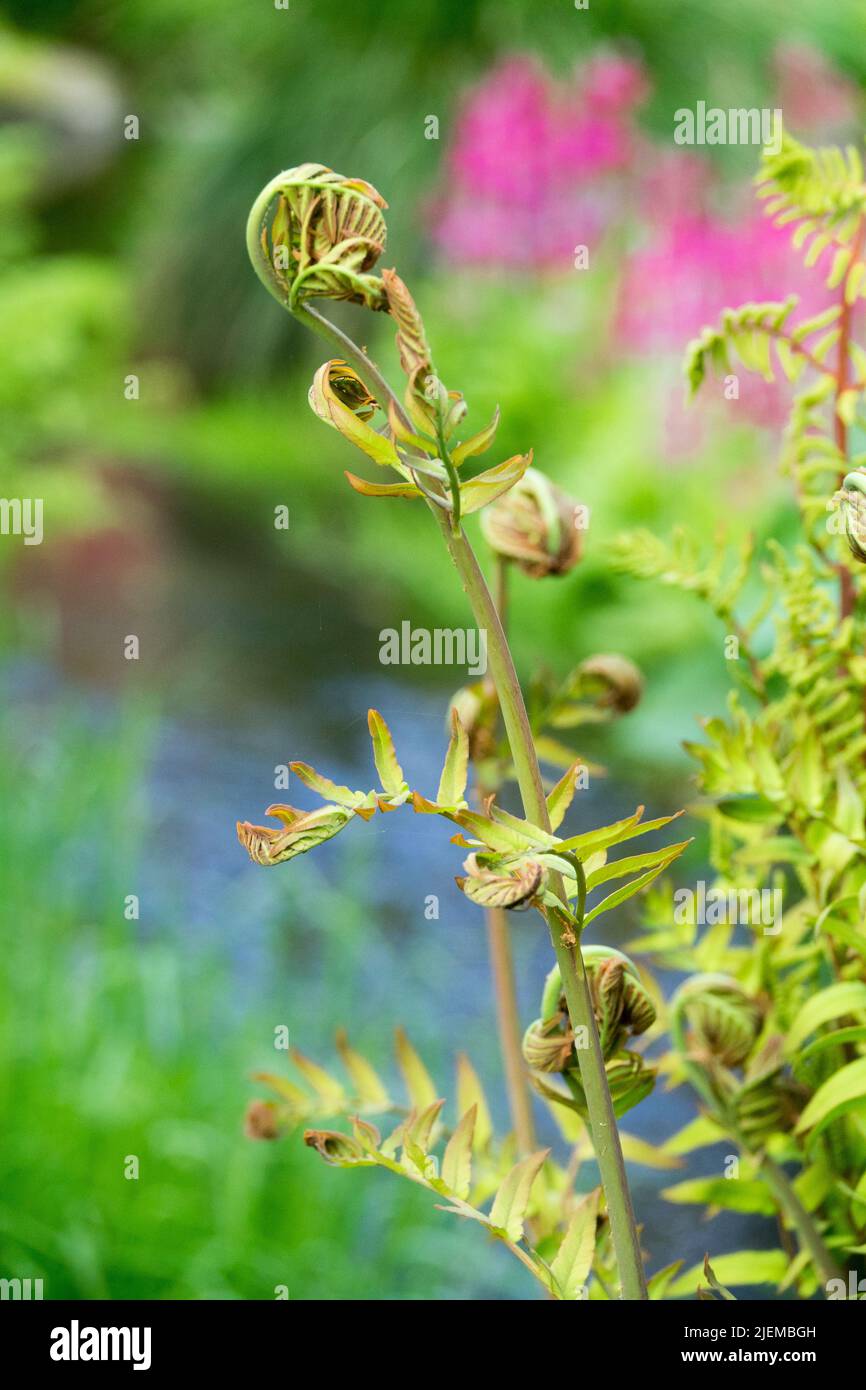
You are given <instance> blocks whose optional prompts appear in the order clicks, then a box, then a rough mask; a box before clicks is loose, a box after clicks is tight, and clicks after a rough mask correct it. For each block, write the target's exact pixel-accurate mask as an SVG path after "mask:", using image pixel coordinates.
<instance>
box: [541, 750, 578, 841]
mask: <svg viewBox="0 0 866 1390" xmlns="http://www.w3.org/2000/svg"><path fill="white" fill-rule="evenodd" d="M579 768H580V762H576V763H572V764H571V767H570V768H568V769H567V771H566V772H564V773H563V775H562V776H561V777H560V779H559V781H558V782H557V784H556V786H555V787H554V788H553V790H552V791H551V792H550V793H549V795H548V798H547V814H548V816H549V817H550V828H551V830H558V829H559V827H560V826H561V825H562V822H563V821H564V820H565V813H566V811H567V810H568V808H569V806H570V805H571V803H572V800H573V799H574V789H575V784H576V781H577V773H578V769H579Z"/></svg>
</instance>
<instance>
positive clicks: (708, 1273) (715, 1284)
mask: <svg viewBox="0 0 866 1390" xmlns="http://www.w3.org/2000/svg"><path fill="white" fill-rule="evenodd" d="M704 1277H705V1279H706V1280H707V1283H708V1284H709V1285H710V1288H711V1289H715V1291H716V1293H717V1294H721V1296H722V1298H723V1299H725V1300H726V1301H727V1302H728V1303H736V1301H737V1300H736V1298H735V1297H734V1295H733V1294H732V1293H731V1291H730V1289H726V1288H725V1286H724V1284H720V1283H719V1281H718V1279H717V1278H716V1276H715V1274H714V1272H713V1267H712V1265H711V1264H710V1257H709V1255H704Z"/></svg>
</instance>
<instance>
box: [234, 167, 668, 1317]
mask: <svg viewBox="0 0 866 1390" xmlns="http://www.w3.org/2000/svg"><path fill="white" fill-rule="evenodd" d="M277 182H278V181H277V180H274V181H273V183H272V184H270V185H268V187H267V188H265V189H263V190H262V192H261V193H260V195H259V197H258V198H257V199H256V202H255V203H254V204H253V208H252V211H251V212H250V217H249V221H248V224H247V246H248V249H249V252H250V259H251V260H252V262H253V265H254V267H255V269H256V273H257V274H258V276H259V279H260V280H261V281H262V284H263V285H264V286H265V288H266V289H267V290H268V292H269V293H270V294H272V295H273V297H274V298H275V299H276V300H277V301H278V303H280V304H282V306H283V307H284V308H285V309H288V310H289V312H290V313H293V314H294V315H295V317H296V318H298V319H300V320H301V322H303V323H305V324H307V326H308V327H310V328H313V329H315V331H316V332H318V333H320V334H321V335H322V336H323V337H325V338H327V339H328V340H329V341H330V342H331V343H333V344H334V345H335V346H336V347H337V349H338V351H339V353H340V355H341V356H342V357H343V358H344V359H345V360H346V361H347V362H348V363H350V365H351V366H353V367H354V368H355V370H356V371H357V372H358V374H359V375H360V376H361V377H362V379H363V380H364V381H365V382H366V384H367V387H368V389H369V390H370V391H371V392H372V394H373V395H374V396H375V397H376V399H377V400H378V402H379V404H380V405H381V406H382V407H383V409H385V410H386V411H387V408H388V405H389V403H390V404H391V405H392V406H393V407H394V409H395V410H396V412H397V415H398V418H399V419H401V420H402V421H403V422H404V423H405V424H406V425H407V426H408V427H409V428H411V423H410V421H409V419H408V416H407V415H406V412H405V411H404V409H403V406H402V404H401V402H400V401H399V400H398V398H397V397H396V395H395V394H394V392H393V391H392V390H391V388H390V386H389V385H388V383H387V381H386V380H385V378H384V377H383V376H382V374H381V373H380V372H379V370H378V368H377V367H376V366H375V365H374V363H373V362H371V361H370V359H369V357H368V356H367V354H366V353H365V352H363V351H362V349H361V348H359V347H358V346H357V344H356V343H354V342H353V341H352V339H351V338H349V337H348V336H347V335H346V334H345V333H343V332H342V331H341V330H340V329H339V328H337V327H335V325H334V324H332V323H331V322H330V321H329V320H328V319H326V318H323V317H322V315H321V314H319V313H317V312H316V311H315V310H314V309H310V308H308V307H307V306H306V305H297V306H294V307H293V306H292V305H290V304H289V303H288V302H287V298H286V295H285V291H284V289H283V287H282V286H281V285H280V283H279V280H278V279H277V277H276V275H275V274H274V273H273V270H272V267H270V266H269V264H268V262H267V261H266V259H265V258H264V257H263V255H262V250H261V244H260V240H259V236H260V232H261V227H262V224H263V221H264V218H265V216H266V215H267V210H268V207H269V205H270V203H271V201H272V199H273V197H274V194H275V192H276V186H277ZM428 505H430V510H431V512H432V513H433V515H434V516H435V517H436V520H437V522H438V523H439V526H440V529H441V531H442V535H443V538H444V540H445V544H446V546H447V547H448V552H449V554H450V556H451V559H452V561H453V562H454V565H455V568H456V569H457V573H458V574H459V576H460V580H461V583H462V584H463V589H464V591H465V593H466V596H467V598H468V599H469V602H470V604H471V606H472V611H473V614H474V617H475V621H476V624H477V625H478V628H479V629H480V630H482V631H483V630H486V632H487V653H488V658H489V661H490V667H491V672H492V675H493V680H494V683H495V685H496V691H497V695H498V698H499V706H500V709H501V711H502V719H503V723H504V724H505V732H506V735H507V737H508V742H509V746H510V748H511V756H512V761H513V763H514V770H515V775H516V778H517V784H518V786H519V788H520V795H521V798H522V801H523V808H524V813H525V815H526V816H527V818H528V819H529V820H531V821H533V822H534V823H535V824H536V825H539V826H541V828H542V829H543V830H549V829H550V818H549V816H548V811H547V801H546V798H545V795H544V788H543V786H542V781H541V770H540V768H539V766H538V758H537V756H536V752H535V743H534V740H533V737H532V730H531V728H530V725H529V718H528V716H527V713H526V705H525V703H524V700H523V692H522V691H521V688H520V682H519V681H518V679H517V672H516V671H515V669H514V661H513V659H512V656H511V651H510V648H509V646H508V641H507V639H506V636H505V633H504V631H503V628H502V623H501V622H500V620H499V614H498V612H497V610H496V605H495V603H494V602H493V599H492V597H491V595H490V591H489V589H488V587H487V583H486V581H485V579H484V575H483V574H482V572H481V569H480V567H479V565H478V561H477V559H476V556H475V552H474V551H473V549H472V546H471V545H470V543H469V541H468V540H467V538H466V536H465V534H464V533H463V532H461V533H459V534H455V533H454V531H453V530H452V523H451V519H450V518H449V517H447V516H446V515H445V514H444V513H443V512H442V510H441V508H439V507H435V506H433V505H432V504H428ZM551 887H552V890H553V892H554V893H557V892H558V893H559V895H560V896H562V897H563V900H564V901H565V898H564V893H563V889H562V883H561V881H557V879H556V878H555V877H554V878H553V881H552V883H551ZM547 923H548V928H549V931H550V937H551V941H552V943H553V949H554V951H555V952H556V958H557V960H558V962H559V969H560V973H561V975H562V981H563V989H564V992H565V997H566V1002H567V1004H568V1011H569V1017H570V1020H571V1026H572V1029H573V1030H574V1031H575V1033H578V1030H580V1033H578V1036H580V1035H582V1034H583V1030H586V1032H585V1036H587V1037H588V1038H589V1044H590V1045H589V1047H588V1048H579V1049H578V1051H577V1056H578V1063H579V1066H580V1079H581V1084H582V1086H583V1089H584V1092H585V1094H586V1100H587V1110H588V1114H589V1126H590V1130H591V1133H592V1140H593V1146H594V1148H595V1153H596V1159H597V1161H598V1167H599V1173H600V1175H601V1181H602V1185H603V1187H604V1193H605V1198H606V1201H607V1210H608V1217H609V1219H610V1227H611V1235H612V1238H613V1246H614V1251H615V1254H616V1260H617V1265H618V1267H619V1275H620V1281H621V1285H622V1296H623V1298H624V1299H628V1300H637V1299H645V1298H646V1297H647V1290H646V1279H645V1277H644V1271H643V1261H642V1258H641V1252H640V1242H639V1240H638V1235H637V1227H636V1223H635V1217H634V1210H633V1208H632V1202H631V1194H630V1192H629V1187H628V1179H627V1176H626V1171H625V1160H624V1159H623V1154H622V1145H621V1144H620V1139H619V1130H618V1129H617V1125H616V1117H615V1115H614V1110H613V1102H612V1100H611V1095H610V1089H609V1087H608V1084H607V1073H606V1071H605V1066H604V1059H603V1057H602V1054H601V1046H600V1043H599V1039H598V1029H597V1028H596V1023H595V1015H594V1013H593V1010H592V1004H591V1001H590V996H589V987H588V984H587V979H586V972H585V970H584V968H583V958H582V956H581V954H580V946H579V945H578V946H577V947H576V948H575V950H574V953H573V954H572V950H571V948H569V947H568V946H567V945H566V944H565V943H564V942H563V940H562V933H561V929H560V925H559V923H558V921H557V919H556V916H555V914H554V913H553V912H550V913H548V914H547Z"/></svg>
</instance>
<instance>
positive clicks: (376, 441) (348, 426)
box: [309, 362, 400, 468]
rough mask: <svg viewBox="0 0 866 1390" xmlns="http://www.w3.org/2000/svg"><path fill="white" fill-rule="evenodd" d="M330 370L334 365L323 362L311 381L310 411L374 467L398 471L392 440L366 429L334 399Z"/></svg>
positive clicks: (364, 425)
mask: <svg viewBox="0 0 866 1390" xmlns="http://www.w3.org/2000/svg"><path fill="white" fill-rule="evenodd" d="M332 366H333V363H331V362H325V363H324V365H323V366H321V367H320V368H319V370H318V371H317V372H316V375H315V376H314V378H313V384H312V386H311V387H310V393H309V402H310V406H311V408H312V410H313V411H314V413H315V414H316V415H318V417H319V419H320V420H324V422H325V424H326V425H332V426H333V427H334V429H336V430H338V431H339V433H340V434H341V435H342V436H343V438H344V439H348V441H349V443H350V444H354V445H355V447H356V448H358V449H360V450H361V451H362V452H363V453H365V454H366V455H367V457H368V458H371V459H372V460H373V462H374V463H378V464H381V465H385V466H390V467H392V468H399V467H400V456H399V454H398V453H397V450H396V449H395V448H394V445H393V444H392V442H391V440H390V439H387V438H386V437H385V435H382V434H379V433H378V432H377V431H376V430H374V429H373V427H372V425H368V424H367V423H366V421H364V420H362V419H361V418H360V416H358V415H356V414H355V412H354V410H351V409H350V408H349V406H347V405H344V404H343V402H342V401H341V400H340V399H339V397H338V396H337V395H336V393H335V391H334V388H333V386H332V384H331V367H332Z"/></svg>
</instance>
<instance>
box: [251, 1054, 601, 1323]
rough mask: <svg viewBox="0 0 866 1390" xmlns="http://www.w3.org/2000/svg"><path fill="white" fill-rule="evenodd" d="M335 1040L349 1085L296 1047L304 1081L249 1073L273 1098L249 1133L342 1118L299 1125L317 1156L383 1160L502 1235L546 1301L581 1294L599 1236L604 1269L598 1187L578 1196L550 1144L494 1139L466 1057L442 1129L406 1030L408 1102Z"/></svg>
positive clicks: (445, 1206)
mask: <svg viewBox="0 0 866 1390" xmlns="http://www.w3.org/2000/svg"><path fill="white" fill-rule="evenodd" d="M337 1047H338V1051H339V1052H340V1055H341V1057H342V1061H343V1064H344V1066H345V1068H346V1070H347V1072H348V1073H349V1080H350V1084H349V1086H348V1087H347V1086H346V1085H344V1084H343V1082H341V1081H340V1080H339V1079H338V1078H336V1077H334V1076H333V1075H331V1073H329V1072H328V1071H326V1070H325V1069H324V1068H322V1067H320V1066H318V1065H316V1064H315V1063H313V1062H311V1061H310V1060H309V1059H308V1058H306V1057H303V1056H302V1055H300V1054H299V1053H297V1052H296V1053H294V1054H293V1057H292V1060H293V1062H294V1064H295V1067H296V1068H297V1070H298V1072H299V1073H300V1076H301V1078H302V1080H303V1082H304V1083H305V1084H304V1085H303V1086H299V1085H297V1084H296V1083H295V1082H293V1081H291V1080H289V1079H288V1078H284V1077H282V1076H275V1075H272V1074H259V1076H258V1080H260V1081H264V1082H266V1083H267V1084H268V1085H269V1086H271V1088H272V1089H273V1090H274V1091H275V1092H276V1094H277V1096H278V1097H279V1100H278V1102H277V1103H276V1104H275V1105H273V1107H272V1114H271V1116H270V1120H271V1126H270V1128H269V1130H268V1133H267V1135H261V1134H259V1135H258V1136H257V1137H273V1135H274V1134H275V1133H276V1132H277V1131H278V1130H279V1129H284V1128H292V1127H294V1126H295V1125H297V1124H298V1123H300V1122H302V1121H304V1122H305V1121H308V1120H311V1119H313V1118H316V1119H319V1118H329V1117H331V1116H334V1115H337V1114H343V1115H347V1116H348V1117H349V1119H350V1122H351V1133H344V1132H341V1131H337V1130H330V1129H307V1130H306V1132H305V1134H304V1140H305V1142H306V1143H307V1144H308V1145H309V1146H310V1147H311V1148H313V1149H315V1150H316V1152H317V1153H318V1154H319V1155H320V1156H321V1157H322V1158H323V1159H324V1161H325V1162H326V1163H328V1164H331V1165H332V1166H334V1167H337V1168H383V1169H385V1170H386V1171H388V1172H390V1173H393V1174H396V1175H397V1176H398V1177H402V1178H405V1179H408V1181H410V1182H412V1183H415V1184H417V1185H418V1186H420V1187H423V1188H425V1189H426V1190H427V1191H428V1192H430V1193H431V1194H432V1195H433V1196H434V1197H438V1198H439V1199H440V1201H439V1202H438V1203H437V1206H438V1207H439V1210H441V1211H445V1212H449V1213H451V1214H453V1215H455V1216H460V1217H463V1218H464V1219H466V1220H470V1221H474V1222H477V1223H478V1224H479V1225H481V1226H482V1227H484V1229H485V1230H486V1232H487V1233H488V1235H490V1236H492V1237H494V1238H495V1239H496V1240H498V1241H501V1242H502V1244H503V1245H504V1246H505V1247H506V1248H507V1249H508V1250H510V1251H511V1253H512V1254H514V1255H515V1256H516V1257H517V1258H518V1259H519V1260H520V1261H521V1263H522V1264H523V1265H524V1266H525V1267H526V1268H527V1269H528V1270H529V1271H530V1272H531V1273H532V1274H533V1275H534V1277H535V1278H536V1279H537V1280H538V1281H539V1283H540V1284H541V1285H542V1287H543V1288H544V1290H545V1292H546V1293H548V1294H549V1295H550V1296H551V1297H553V1298H554V1299H559V1300H566V1301H568V1300H574V1299H577V1298H581V1297H583V1296H584V1295H585V1288H586V1285H587V1283H588V1281H589V1279H590V1274H591V1270H592V1268H593V1264H594V1262H595V1259H596V1237H597V1234H598V1238H599V1246H600V1248H599V1260H600V1263H601V1265H602V1267H603V1265H604V1261H605V1250H606V1240H605V1233H604V1229H603V1225H602V1227H601V1228H600V1227H599V1192H598V1189H596V1190H595V1191H593V1192H590V1193H589V1194H587V1195H586V1196H584V1197H582V1198H578V1197H575V1195H574V1193H573V1192H572V1191H571V1183H570V1179H569V1175H568V1172H567V1171H566V1170H565V1169H563V1168H561V1167H559V1166H558V1165H557V1164H555V1163H554V1162H553V1160H552V1159H551V1158H550V1154H549V1151H548V1150H547V1149H544V1150H539V1151H538V1152H537V1153H534V1154H530V1155H529V1156H527V1157H526V1158H523V1159H520V1160H518V1161H517V1162H515V1158H514V1144H513V1139H512V1138H511V1137H508V1138H506V1139H505V1140H497V1139H496V1138H495V1137H494V1135H493V1131H492V1128H491V1125H490V1118H489V1108H488V1104H487V1099H486V1097H485V1095H484V1092H483V1089H482V1087H481V1083H480V1082H479V1080H478V1077H477V1075H476V1074H475V1072H474V1070H473V1069H472V1066H471V1064H470V1063H469V1062H468V1061H467V1059H466V1058H465V1057H463V1058H461V1059H460V1062H459V1065H458V1076H457V1106H458V1118H457V1121H456V1123H455V1124H454V1127H453V1128H452V1129H448V1128H447V1127H446V1126H445V1125H444V1123H443V1122H442V1119H441V1112H442V1109H443V1106H444V1101H443V1100H441V1099H438V1098H437V1097H436V1093H435V1088H434V1085H433V1082H432V1081H431V1079H430V1076H429V1073H428V1072H427V1070H426V1068H425V1066H424V1064H423V1062H422V1061H421V1059H420V1057H419V1056H418V1054H417V1053H416V1052H415V1049H414V1048H413V1047H412V1045H411V1043H410V1042H409V1040H408V1038H407V1037H406V1035H405V1034H404V1033H402V1032H398V1035H397V1057H398V1062H399V1064H400V1069H401V1071H402V1073H403V1079H404V1084H405V1087H406V1090H407V1092H408V1100H409V1108H408V1109H407V1108H406V1106H404V1105H401V1104H399V1103H395V1102H393V1101H392V1100H391V1099H390V1098H389V1094H388V1090H387V1088H386V1087H385V1085H384V1084H383V1082H382V1081H381V1080H380V1079H379V1077H378V1075H377V1074H376V1072H375V1071H374V1070H373V1068H372V1067H371V1066H370V1064H369V1063H368V1062H367V1061H366V1060H365V1059H364V1058H363V1057H361V1056H360V1055H359V1054H358V1053H356V1052H354V1051H352V1050H351V1049H350V1048H349V1047H348V1045H347V1043H346V1041H345V1038H344V1037H338V1040H337ZM359 1082H360V1084H359ZM262 1104H268V1103H267V1102H265V1103H263V1102H253V1103H252V1105H251V1107H250V1112H251V1116H254V1117H255V1116H258V1115H259V1113H260V1109H261V1106H262ZM463 1107H465V1108H463ZM371 1115H376V1116H386V1117H387V1116H390V1117H391V1118H392V1122H393V1123H394V1127H393V1128H392V1129H391V1130H390V1132H389V1133H388V1134H387V1135H386V1136H385V1137H384V1138H383V1137H382V1134H381V1133H380V1131H379V1129H378V1128H377V1127H376V1125H374V1124H373V1123H372V1122H371V1120H370V1119H369V1118H366V1117H368V1116H371ZM251 1132H253V1133H254V1132H255V1131H254V1129H253V1127H252V1126H251ZM437 1150H439V1152H437ZM485 1208H487V1210H485ZM542 1251H543V1253H542Z"/></svg>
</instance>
